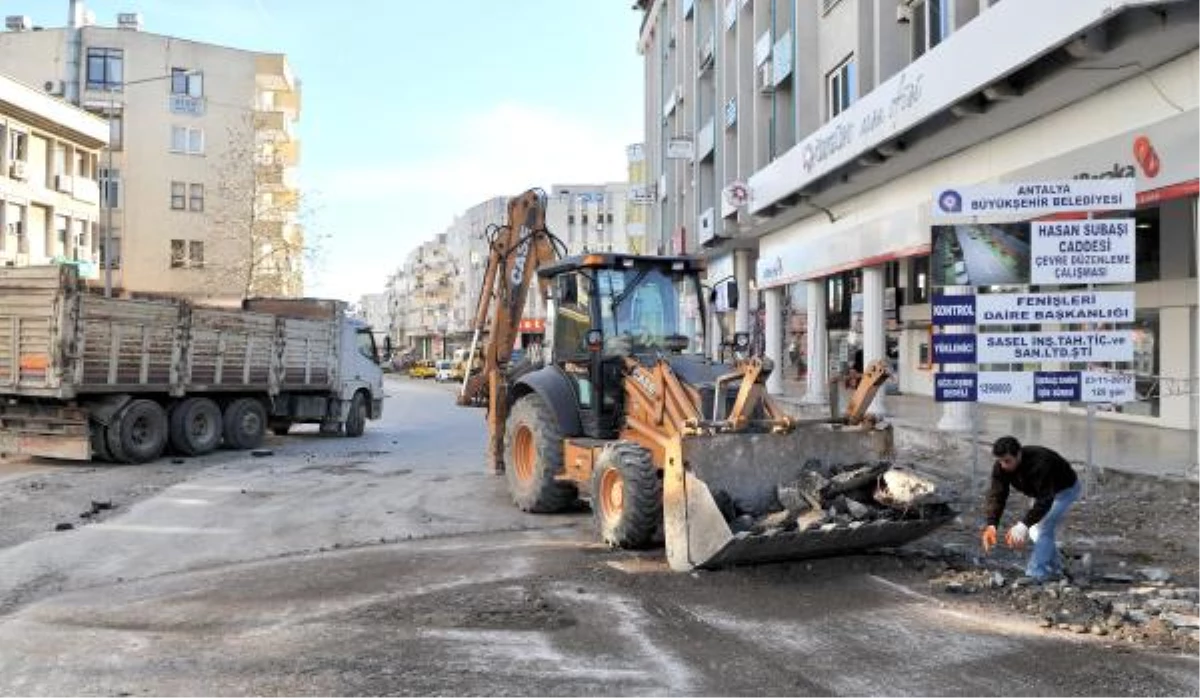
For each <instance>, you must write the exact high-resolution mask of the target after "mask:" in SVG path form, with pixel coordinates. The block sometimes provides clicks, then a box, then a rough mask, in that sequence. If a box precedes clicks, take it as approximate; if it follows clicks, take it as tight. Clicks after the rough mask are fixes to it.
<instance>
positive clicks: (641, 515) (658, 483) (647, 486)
mask: <svg viewBox="0 0 1200 698" xmlns="http://www.w3.org/2000/svg"><path fill="white" fill-rule="evenodd" d="M662 517H663V513H662V480H660V479H659V477H658V471H657V469H656V468H655V467H654V460H653V459H652V457H651V455H650V452H649V451H647V450H646V449H644V448H642V447H641V446H639V445H637V444H635V443H632V442H629V441H617V442H614V443H611V444H609V445H607V446H605V447H604V450H603V451H601V453H600V457H599V458H597V459H596V467H595V469H594V470H593V471H592V520H593V521H595V523H596V530H597V531H598V532H599V534H600V538H601V540H603V541H604V542H605V543H608V544H609V545H611V546H613V547H615V548H648V547H651V546H653V545H656V544H657V543H658V539H659V538H660V537H661V532H662Z"/></svg>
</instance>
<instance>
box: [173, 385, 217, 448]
mask: <svg viewBox="0 0 1200 698" xmlns="http://www.w3.org/2000/svg"><path fill="white" fill-rule="evenodd" d="M222 422H223V420H222V418H221V408H220V407H217V403H215V402H213V401H212V400H210V399H208V398H206V397H190V398H187V399H185V400H184V401H182V402H180V403H179V404H177V405H175V407H174V408H172V409H171V415H170V443H171V448H174V449H175V450H176V451H177V452H179V453H182V454H184V455H186V456H202V455H204V454H206V453H212V452H213V451H215V450H217V447H218V446H220V445H221V434H222V431H223V427H224V425H223V424H222Z"/></svg>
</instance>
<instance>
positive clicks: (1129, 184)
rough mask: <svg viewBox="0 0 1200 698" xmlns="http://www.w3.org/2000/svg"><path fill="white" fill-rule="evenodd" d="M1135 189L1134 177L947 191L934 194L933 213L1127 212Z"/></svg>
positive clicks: (1133, 203) (1017, 215)
mask: <svg viewBox="0 0 1200 698" xmlns="http://www.w3.org/2000/svg"><path fill="white" fill-rule="evenodd" d="M1135 188H1136V182H1135V180H1134V179H1133V178H1132V177H1129V178H1122V179H1075V180H1072V179H1064V180H1054V181H1043V182H1002V183H998V184H981V185H976V186H970V187H958V188H944V189H938V190H936V191H935V192H934V194H933V210H932V213H933V217H934V218H964V217H974V216H1001V217H1008V218H1012V219H1021V218H1033V217H1035V216H1039V215H1043V214H1047V213H1064V212H1082V213H1086V212H1089V211H1123V210H1130V209H1133V208H1136V206H1137V197H1136V194H1135Z"/></svg>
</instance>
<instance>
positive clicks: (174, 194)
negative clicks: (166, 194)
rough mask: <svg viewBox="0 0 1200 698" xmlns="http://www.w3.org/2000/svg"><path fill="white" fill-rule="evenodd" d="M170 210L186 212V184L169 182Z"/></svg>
mask: <svg viewBox="0 0 1200 698" xmlns="http://www.w3.org/2000/svg"><path fill="white" fill-rule="evenodd" d="M171 210H172V211H185V210H187V183H186V182H171Z"/></svg>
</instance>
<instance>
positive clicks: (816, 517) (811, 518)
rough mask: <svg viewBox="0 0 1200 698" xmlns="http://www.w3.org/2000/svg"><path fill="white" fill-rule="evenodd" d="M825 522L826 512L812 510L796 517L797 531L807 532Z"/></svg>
mask: <svg viewBox="0 0 1200 698" xmlns="http://www.w3.org/2000/svg"><path fill="white" fill-rule="evenodd" d="M824 522H825V512H823V511H821V510H820V509H810V510H808V511H806V512H804V513H803V514H800V516H798V517H796V530H797V531H805V530H807V529H809V528H813V527H815V526H818V525H820V524H822V523H824Z"/></svg>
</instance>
